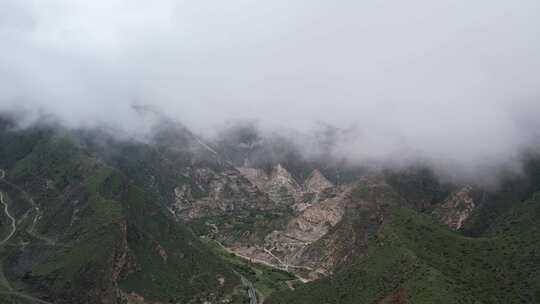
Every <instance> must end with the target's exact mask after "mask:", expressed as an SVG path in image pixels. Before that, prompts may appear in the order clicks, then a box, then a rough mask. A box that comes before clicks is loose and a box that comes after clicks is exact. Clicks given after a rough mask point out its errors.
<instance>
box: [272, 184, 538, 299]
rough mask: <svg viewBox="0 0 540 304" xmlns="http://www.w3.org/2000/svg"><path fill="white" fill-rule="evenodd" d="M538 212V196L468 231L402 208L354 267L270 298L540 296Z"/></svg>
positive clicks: (533, 297) (505, 297)
mask: <svg viewBox="0 0 540 304" xmlns="http://www.w3.org/2000/svg"><path fill="white" fill-rule="evenodd" d="M539 216H540V195H536V196H534V197H533V198H532V199H530V200H528V201H526V202H523V203H519V204H516V205H515V206H514V207H513V208H512V209H511V210H510V211H508V212H506V213H505V214H504V215H503V216H501V217H499V218H498V219H497V220H496V224H495V225H494V226H493V227H497V228H494V229H493V230H492V231H491V232H490V234H489V235H486V236H484V237H480V238H467V237H464V236H461V235H459V234H457V233H454V232H451V231H449V230H447V229H446V228H445V227H442V226H440V225H438V224H436V223H434V222H433V221H432V219H431V218H429V217H427V216H424V215H421V214H418V213H416V212H414V211H411V210H408V209H396V210H395V211H394V212H393V218H392V220H391V222H390V223H388V224H386V225H385V227H384V229H383V230H382V233H381V234H379V236H378V238H376V239H373V240H371V246H370V248H369V252H368V254H367V255H366V256H365V257H363V258H359V259H358V261H357V263H355V264H354V265H353V266H351V267H350V268H349V269H346V270H344V271H341V272H340V273H338V274H336V275H335V276H334V277H332V278H327V279H324V280H321V281H318V282H314V283H312V284H307V285H305V286H304V287H302V288H300V289H298V290H297V291H295V292H281V293H278V294H275V295H274V296H273V297H272V298H271V299H270V300H269V301H268V303H342V304H346V303H377V302H378V301H380V303H393V302H392V301H394V302H395V303H400V302H399V300H406V301H407V302H406V303H537V302H540V281H539V278H540V275H539V274H540V269H539V265H540V255H539V254H538V250H539V249H538V248H540V231H539V228H538V225H537V223H538V218H539Z"/></svg>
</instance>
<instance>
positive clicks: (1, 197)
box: [0, 192, 17, 246]
mask: <svg viewBox="0 0 540 304" xmlns="http://www.w3.org/2000/svg"><path fill="white" fill-rule="evenodd" d="M0 202H1V203H2V204H3V205H4V213H5V214H6V216H7V217H8V218H9V220H10V221H11V232H10V233H9V234H8V235H7V236H6V237H5V238H4V239H3V240H2V241H0V246H3V245H4V244H5V243H7V242H8V241H9V240H10V239H11V237H12V236H13V235H14V234H15V232H17V222H16V221H15V218H14V217H13V216H11V214H10V213H9V206H8V204H7V203H6V201H5V200H4V193H2V192H0Z"/></svg>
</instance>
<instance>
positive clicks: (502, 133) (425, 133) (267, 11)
mask: <svg viewBox="0 0 540 304" xmlns="http://www.w3.org/2000/svg"><path fill="white" fill-rule="evenodd" d="M132 104H141V105H151V106H154V107H156V108H157V109H160V110H162V111H164V112H165V113H167V115H169V116H171V117H173V118H175V119H178V120H179V121H182V122H183V123H185V124H186V125H188V126H190V127H191V128H193V129H195V130H198V131H199V132H207V131H209V130H213V129H214V128H215V127H216V126H219V125H221V124H223V123H224V122H226V121H231V120H236V119H253V120H258V121H259V122H260V124H261V125H262V126H264V127H265V128H280V129H283V128H290V129H293V130H296V131H301V132H308V131H309V130H310V128H312V126H313V125H314V124H317V123H320V122H323V123H328V124H332V125H336V126H338V127H341V128H348V129H349V130H350V131H349V132H348V133H347V135H346V136H344V140H343V142H341V143H340V144H339V146H340V148H339V149H338V151H337V152H338V153H342V154H346V155H348V156H349V157H351V158H353V159H359V160H362V159H364V158H366V157H368V158H369V157H378V158H381V159H385V158H394V157H398V158H399V157H403V155H407V157H415V156H421V157H427V158H430V159H452V160H455V161H456V162H457V163H459V164H460V165H462V166H469V165H471V164H478V163H485V162H489V163H490V164H500V163H505V162H507V161H509V160H511V159H512V158H514V157H515V156H516V155H517V153H518V152H519V151H520V150H521V149H523V148H526V147H528V146H530V145H532V144H533V143H536V142H537V141H538V136H539V130H540V1H538V0H521V1H508V0H505V1H497V0H489V1H488V0H476V1H471V0H452V1H450V0H439V1H433V0H425V1H415V0H411V1H402V0H396V1H383V0H367V1H366V0H363V1H346V0H344V1H319V0H272V1H253V0H229V1H181V0H177V1H157V0H156V1H142V0H93V1H86V0H84V1H83V0H47V1H41V0H34V1H31V0H0V109H1V110H6V109H10V108H13V107H14V106H15V107H19V108H21V107H23V108H26V109H32V110H36V111H39V112H42V113H53V114H54V115H56V116H58V117H59V118H60V119H62V120H63V121H64V122H65V123H66V124H69V125H81V124H83V125H88V124H102V123H109V124H112V123H114V124H119V125H120V126H122V127H124V128H127V129H132V130H133V129H137V128H140V127H141V126H140V124H139V120H140V117H138V116H137V115H136V114H135V112H134V111H133V110H132V108H131V105H132Z"/></svg>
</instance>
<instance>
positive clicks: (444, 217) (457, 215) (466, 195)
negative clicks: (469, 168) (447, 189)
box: [433, 186, 476, 230]
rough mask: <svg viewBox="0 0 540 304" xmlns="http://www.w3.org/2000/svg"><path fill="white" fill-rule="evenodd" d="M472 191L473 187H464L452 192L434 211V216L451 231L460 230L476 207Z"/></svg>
mask: <svg viewBox="0 0 540 304" xmlns="http://www.w3.org/2000/svg"><path fill="white" fill-rule="evenodd" d="M472 191H473V187H471V186H465V187H463V188H461V189H459V190H457V191H455V192H453V193H452V194H451V195H450V196H449V197H448V198H447V199H446V200H445V201H444V202H443V203H442V204H441V205H440V206H438V207H437V208H436V209H435V211H434V212H433V213H434V215H435V216H436V217H437V218H438V219H439V221H440V222H441V223H443V224H445V225H447V226H448V227H450V228H451V229H453V230H459V229H461V227H463V224H464V223H465V221H466V220H467V219H468V218H469V217H470V216H471V214H472V212H473V211H474V209H475V207H476V204H475V202H474V199H473V196H472Z"/></svg>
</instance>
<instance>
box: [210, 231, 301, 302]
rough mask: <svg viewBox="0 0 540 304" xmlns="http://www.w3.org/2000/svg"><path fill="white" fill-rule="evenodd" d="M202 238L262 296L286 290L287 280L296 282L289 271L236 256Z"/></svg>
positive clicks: (211, 241) (213, 242)
mask: <svg viewBox="0 0 540 304" xmlns="http://www.w3.org/2000/svg"><path fill="white" fill-rule="evenodd" d="M203 240H205V241H206V243H208V244H209V245H210V246H211V248H212V249H213V250H214V251H215V252H217V253H218V254H219V255H220V256H221V257H222V258H223V259H224V260H225V261H227V262H228V263H229V264H230V265H232V266H233V269H234V270H235V271H236V272H237V273H238V274H239V275H242V276H243V277H245V278H246V279H247V280H249V281H250V282H251V283H253V285H254V286H255V288H256V289H257V292H259V293H261V295H262V296H263V297H264V298H266V297H268V296H269V295H270V294H272V293H274V292H276V291H280V290H288V289H289V287H288V285H287V282H291V283H293V282H294V283H295V284H297V283H298V280H297V278H296V277H295V276H294V275H293V274H291V273H288V272H286V271H282V270H279V269H276V268H272V267H269V266H265V265H262V264H257V263H251V262H249V261H247V260H245V259H243V258H241V257H238V256H236V255H235V254H234V253H230V252H228V251H226V250H225V249H224V248H223V247H221V246H219V244H217V243H216V242H215V241H213V240H211V239H208V238H203Z"/></svg>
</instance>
